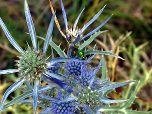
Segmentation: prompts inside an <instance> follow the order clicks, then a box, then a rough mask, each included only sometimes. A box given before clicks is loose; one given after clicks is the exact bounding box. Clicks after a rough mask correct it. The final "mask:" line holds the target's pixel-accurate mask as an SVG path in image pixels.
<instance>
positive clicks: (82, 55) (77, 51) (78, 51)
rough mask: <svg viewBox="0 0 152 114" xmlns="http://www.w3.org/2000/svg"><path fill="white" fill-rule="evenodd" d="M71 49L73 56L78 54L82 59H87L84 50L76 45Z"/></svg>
mask: <svg viewBox="0 0 152 114" xmlns="http://www.w3.org/2000/svg"><path fill="white" fill-rule="evenodd" d="M70 49H72V51H71V56H72V57H75V56H76V55H77V56H78V57H80V58H82V60H85V57H84V52H83V51H82V50H79V49H78V48H77V47H76V46H75V47H74V46H70Z"/></svg>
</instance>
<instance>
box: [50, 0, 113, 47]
mask: <svg viewBox="0 0 152 114" xmlns="http://www.w3.org/2000/svg"><path fill="white" fill-rule="evenodd" d="M50 6H51V11H52V13H53V14H54V9H53V6H52V4H51V2H50ZM105 6H106V5H105ZM105 6H104V7H103V8H102V9H101V10H100V11H99V12H98V13H97V14H96V15H95V16H94V17H93V18H92V19H91V20H90V21H89V22H88V23H87V24H86V25H84V27H83V28H81V29H79V28H78V27H77V23H78V21H79V18H80V16H81V14H82V12H83V11H84V9H83V10H82V11H81V13H80V14H79V15H78V17H77V19H76V21H75V23H74V25H73V26H71V27H70V28H69V27H68V21H67V17H66V12H65V9H64V5H63V2H62V0H61V7H62V13H63V18H64V23H65V27H66V35H65V34H64V33H63V32H62V31H61V28H60V25H59V22H58V20H57V18H55V22H56V25H57V27H58V29H59V31H60V33H61V35H62V36H63V37H64V38H66V39H67V41H68V42H69V43H70V44H76V43H77V42H79V41H81V40H83V39H85V38H86V37H88V36H90V35H92V34H93V33H95V32H96V31H97V30H99V29H100V28H101V27H102V26H103V25H105V24H106V23H107V22H108V20H109V19H110V18H111V16H112V15H111V16H110V17H109V18H108V19H107V20H106V21H104V22H103V23H102V24H101V25H99V26H98V27H97V28H95V29H94V30H93V31H91V32H89V33H88V34H86V35H83V32H84V30H86V29H87V27H88V26H90V25H91V24H92V23H93V22H94V21H95V20H96V19H97V18H98V17H99V15H100V14H101V13H102V11H103V10H104V8H105ZM78 36H80V38H79V37H78Z"/></svg>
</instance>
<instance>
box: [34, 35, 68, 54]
mask: <svg viewBox="0 0 152 114" xmlns="http://www.w3.org/2000/svg"><path fill="white" fill-rule="evenodd" d="M36 37H38V38H40V39H42V40H44V41H45V38H43V37H40V36H36ZM49 44H50V45H51V46H52V47H53V48H54V49H55V50H56V51H57V53H58V54H59V55H60V57H66V56H65V53H64V52H63V51H62V50H61V48H60V46H57V45H56V44H55V43H54V42H53V41H52V37H51V39H50V43H49Z"/></svg>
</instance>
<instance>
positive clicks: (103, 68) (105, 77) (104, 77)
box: [101, 55, 107, 80]
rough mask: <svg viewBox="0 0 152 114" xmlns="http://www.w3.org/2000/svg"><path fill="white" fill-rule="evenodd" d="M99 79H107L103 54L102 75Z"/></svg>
mask: <svg viewBox="0 0 152 114" xmlns="http://www.w3.org/2000/svg"><path fill="white" fill-rule="evenodd" d="M101 79H102V80H103V79H107V68H106V62H105V58H104V55H102V77H101Z"/></svg>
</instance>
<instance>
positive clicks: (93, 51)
mask: <svg viewBox="0 0 152 114" xmlns="http://www.w3.org/2000/svg"><path fill="white" fill-rule="evenodd" d="M89 54H101V55H111V56H113V57H117V58H120V59H122V60H124V59H123V58H122V57H120V56H118V55H115V54H114V53H111V52H109V51H100V50H89V51H85V52H84V56H86V55H89Z"/></svg>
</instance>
